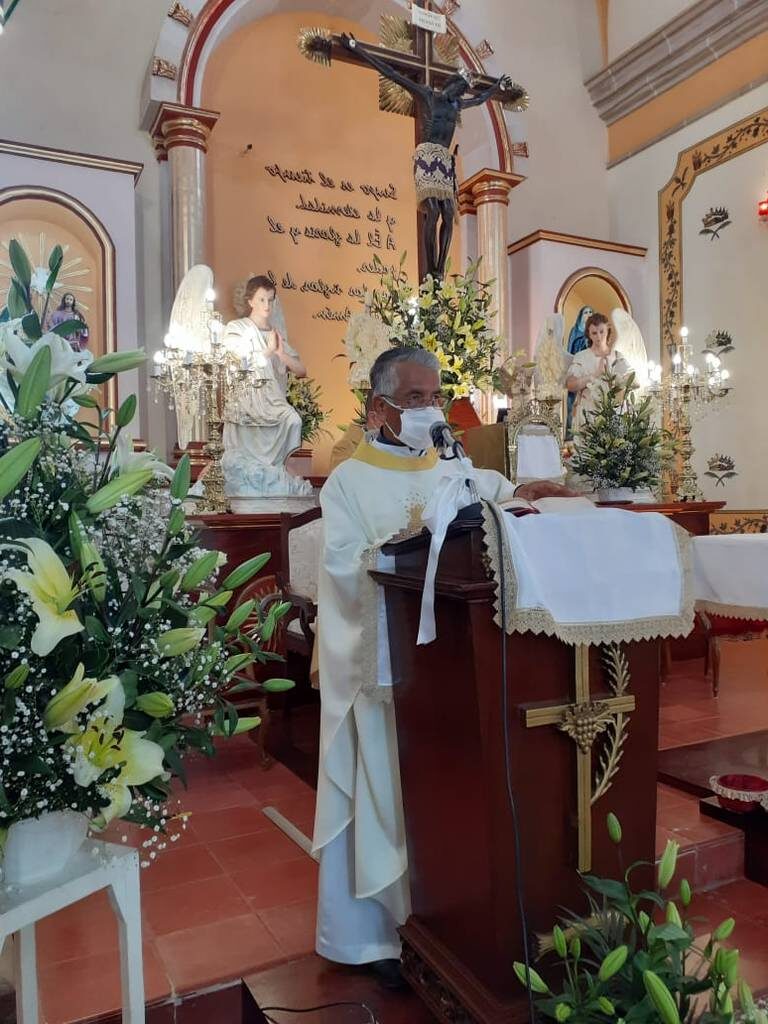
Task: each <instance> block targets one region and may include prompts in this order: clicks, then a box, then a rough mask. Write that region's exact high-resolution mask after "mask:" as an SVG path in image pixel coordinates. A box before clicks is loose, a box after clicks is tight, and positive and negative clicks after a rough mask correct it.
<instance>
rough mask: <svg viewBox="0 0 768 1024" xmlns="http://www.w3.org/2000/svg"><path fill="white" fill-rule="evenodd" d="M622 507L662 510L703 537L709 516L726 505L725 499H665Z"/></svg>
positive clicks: (690, 530)
mask: <svg viewBox="0 0 768 1024" xmlns="http://www.w3.org/2000/svg"><path fill="white" fill-rule="evenodd" d="M600 504H601V505H611V504H612V502H601V503H600ZM620 507H621V508H628V509H630V510H631V511H632V512H660V513H661V514H662V515H663V516H666V517H667V518H668V519H671V520H672V522H673V523H677V525H678V526H682V527H683V529H684V530H687V531H688V533H690V534H693V536H694V537H703V536H704V535H705V534H708V533H709V517H710V516H711V515H712V514H713V513H714V512H719V511H720V509H721V508H724V507H725V502H724V501H663V502H648V503H647V504H637V505H635V504H632V505H622V506H620Z"/></svg>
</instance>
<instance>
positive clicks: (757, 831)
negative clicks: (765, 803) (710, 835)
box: [699, 797, 768, 885]
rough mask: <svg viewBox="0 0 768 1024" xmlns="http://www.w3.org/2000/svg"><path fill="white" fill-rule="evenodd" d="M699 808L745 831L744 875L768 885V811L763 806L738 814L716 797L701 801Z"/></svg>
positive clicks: (705, 813)
mask: <svg viewBox="0 0 768 1024" xmlns="http://www.w3.org/2000/svg"><path fill="white" fill-rule="evenodd" d="M699 810H700V811H701V813H702V814H704V815H706V816H707V817H708V818H715V819H716V820H717V821H722V822H724V823H725V824H726V825H731V826H732V827H733V828H739V829H741V831H742V832H743V833H744V875H745V876H746V877H747V878H748V879H749V880H750V882H758V883H759V884H760V885H768V813H766V811H764V810H763V809H762V808H760V809H758V810H756V811H749V812H748V813H747V814H738V813H737V812H736V811H729V810H728V809H727V808H725V807H721V806H720V803H719V802H718V800H717V798H716V797H708V798H707V799H706V800H700V801H699Z"/></svg>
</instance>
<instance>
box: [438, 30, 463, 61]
mask: <svg viewBox="0 0 768 1024" xmlns="http://www.w3.org/2000/svg"><path fill="white" fill-rule="evenodd" d="M433 39H434V41H435V55H436V57H437V59H438V61H439V62H440V63H441V64H449V65H450V66H451V67H452V68H457V67H458V66H459V64H460V63H461V49H460V47H459V40H458V39H457V38H456V36H454V35H451V33H450V32H441V33H440V35H437V36H433Z"/></svg>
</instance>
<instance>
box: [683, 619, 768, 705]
mask: <svg viewBox="0 0 768 1024" xmlns="http://www.w3.org/2000/svg"><path fill="white" fill-rule="evenodd" d="M698 618H699V620H700V622H701V624H702V626H703V629H704V633H705V636H706V640H707V653H706V657H705V660H704V674H705V675H709V673H710V672H711V673H712V696H713V697H717V696H718V694H719V693H720V645H721V643H722V641H723V640H727V641H731V642H734V641H735V642H737V643H744V642H745V641H750V640H763V639H765V638H766V637H768V621H766V620H764V619H734V618H730V617H729V616H726V615H715V614H713V613H712V612H703V611H701V612H699V613H698Z"/></svg>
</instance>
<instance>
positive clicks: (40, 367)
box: [16, 345, 51, 418]
mask: <svg viewBox="0 0 768 1024" xmlns="http://www.w3.org/2000/svg"><path fill="white" fill-rule="evenodd" d="M50 381H51V350H50V348H49V347H48V346H47V345H44V346H43V348H41V349H40V350H39V351H38V352H36V353H35V354H34V356H33V357H32V360H31V362H30V364H29V366H28V367H27V372H26V373H25V374H24V377H23V378H22V381H21V384H20V385H19V394H18V397H17V399H16V412H17V414H18V415H19V416H24V417H27V418H28V417H30V416H31V415H32V413H33V412H35V411H36V410H37V409H38V408H39V406H40V403H41V402H42V400H43V399H44V398H45V393H46V391H47V390H48V385H49V384H50Z"/></svg>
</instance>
